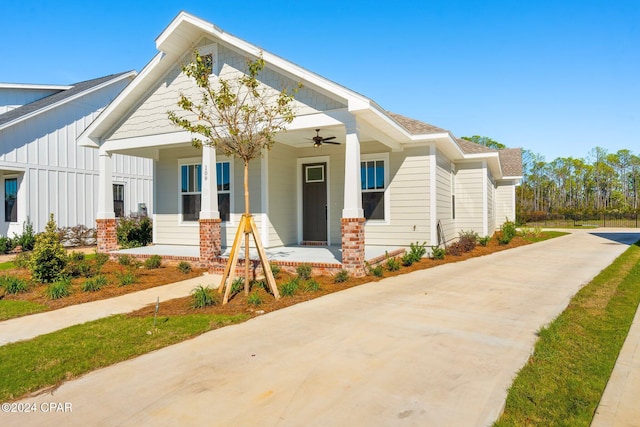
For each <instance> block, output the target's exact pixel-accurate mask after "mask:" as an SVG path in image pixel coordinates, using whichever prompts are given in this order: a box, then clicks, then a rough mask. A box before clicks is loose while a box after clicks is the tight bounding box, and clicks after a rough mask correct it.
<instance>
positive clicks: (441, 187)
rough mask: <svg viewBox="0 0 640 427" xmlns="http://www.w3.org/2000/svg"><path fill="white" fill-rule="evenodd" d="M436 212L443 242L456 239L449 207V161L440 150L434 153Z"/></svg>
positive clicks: (454, 226) (453, 221)
mask: <svg viewBox="0 0 640 427" xmlns="http://www.w3.org/2000/svg"><path fill="white" fill-rule="evenodd" d="M436 212H437V214H436V215H437V218H436V223H437V221H440V224H441V225H442V232H443V234H444V239H445V242H449V241H450V240H453V239H455V238H457V237H458V234H457V233H456V224H455V220H454V219H453V212H452V207H451V160H450V159H449V158H448V157H447V156H445V155H444V153H442V152H441V151H440V150H437V151H436Z"/></svg>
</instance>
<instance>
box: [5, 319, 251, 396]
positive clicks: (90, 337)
mask: <svg viewBox="0 0 640 427" xmlns="http://www.w3.org/2000/svg"><path fill="white" fill-rule="evenodd" d="M248 318H249V316H248V315H246V314H242V315H237V316H225V315H206V314H194V315H189V316H176V317H162V318H158V319H157V323H156V326H157V328H156V329H154V328H153V317H144V318H141V317H128V316H126V315H115V316H111V317H107V318H104V319H99V320H95V321H93V322H88V323H84V324H82V325H75V326H72V327H69V328H66V329H62V330H60V331H57V332H52V333H50V334H46V335H41V336H39V337H36V338H34V339H31V340H28V341H21V342H17V343H12V344H7V345H4V346H2V347H0V360H1V361H2V363H0V402H4V401H8V400H11V399H17V398H19V397H21V396H23V395H24V394H26V393H29V392H32V391H35V390H39V389H42V388H45V387H50V386H55V385H57V384H60V383H61V382H63V381H66V380H69V379H71V378H75V377H78V376H80V375H82V374H84V373H86V372H89V371H93V370H95V369H98V368H100V367H103V366H108V365H112V364H114V363H117V362H121V361H123V360H127V359H131V358H133V357H136V356H139V355H141V354H145V353H148V352H150V351H153V350H156V349H159V348H162V347H166V346H168V345H171V344H175V343H178V342H181V341H184V340H186V339H188V338H191V337H193V336H196V335H199V334H202V333H203V332H206V331H209V330H212V329H216V328H219V327H221V326H225V325H229V324H232V323H239V322H243V321H245V320H247V319H248Z"/></svg>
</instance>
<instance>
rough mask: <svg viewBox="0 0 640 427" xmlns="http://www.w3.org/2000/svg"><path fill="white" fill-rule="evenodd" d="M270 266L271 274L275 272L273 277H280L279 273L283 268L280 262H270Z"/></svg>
mask: <svg viewBox="0 0 640 427" xmlns="http://www.w3.org/2000/svg"><path fill="white" fill-rule="evenodd" d="M269 266H270V267H271V274H273V277H274V278H276V277H278V274H280V271H281V270H282V269H281V268H280V266H279V265H278V264H269Z"/></svg>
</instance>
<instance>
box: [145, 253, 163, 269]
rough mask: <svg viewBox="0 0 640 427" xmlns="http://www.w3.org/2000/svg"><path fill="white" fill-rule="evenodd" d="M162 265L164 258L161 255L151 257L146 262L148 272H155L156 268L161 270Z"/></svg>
mask: <svg viewBox="0 0 640 427" xmlns="http://www.w3.org/2000/svg"><path fill="white" fill-rule="evenodd" d="M161 264H162V257H161V256H160V255H151V256H150V257H149V258H147V259H146V260H145V261H144V268H146V269H147V270H153V269H154V268H160V265H161Z"/></svg>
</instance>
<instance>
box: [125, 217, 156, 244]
mask: <svg viewBox="0 0 640 427" xmlns="http://www.w3.org/2000/svg"><path fill="white" fill-rule="evenodd" d="M116 236H117V238H118V244H119V245H120V247H121V248H137V247H140V246H147V245H148V244H149V243H151V241H152V240H153V226H152V224H151V219H149V217H146V216H143V217H131V216H129V217H124V218H119V219H118V226H117V228H116Z"/></svg>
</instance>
